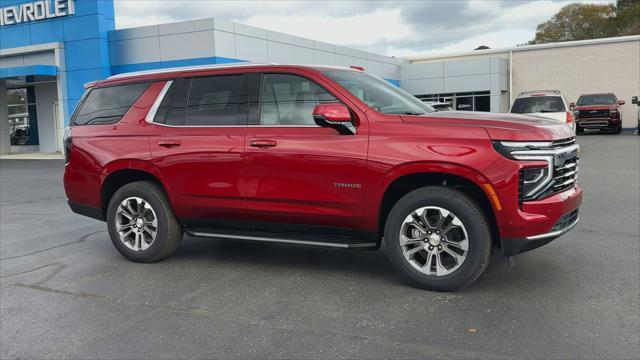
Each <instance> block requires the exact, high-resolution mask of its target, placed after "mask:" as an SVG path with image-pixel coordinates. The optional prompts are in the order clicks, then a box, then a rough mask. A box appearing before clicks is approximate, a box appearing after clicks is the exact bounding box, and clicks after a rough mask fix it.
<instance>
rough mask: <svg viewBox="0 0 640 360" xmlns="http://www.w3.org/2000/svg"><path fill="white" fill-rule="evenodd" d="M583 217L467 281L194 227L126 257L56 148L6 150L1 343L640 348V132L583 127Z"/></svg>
mask: <svg viewBox="0 0 640 360" xmlns="http://www.w3.org/2000/svg"><path fill="white" fill-rule="evenodd" d="M579 143H580V144H581V146H582V155H581V163H580V166H581V175H580V182H581V184H582V186H583V188H584V190H585V198H584V204H583V207H582V209H581V215H580V216H581V222H580V224H579V225H578V227H577V228H576V229H575V230H574V231H572V232H570V233H569V234H567V235H565V236H563V237H561V238H560V239H557V240H556V241H554V242H553V243H551V244H549V245H547V246H545V247H543V248H540V249H537V250H535V251H532V252H529V253H526V254H523V255H520V256H517V257H515V263H514V266H513V267H510V266H509V262H508V261H506V260H505V259H502V258H499V257H495V258H494V259H493V261H492V263H491V265H490V267H489V269H488V271H487V272H486V273H485V274H484V275H483V276H482V277H481V278H480V279H479V280H478V281H477V282H476V283H474V284H473V285H472V286H471V287H469V288H468V289H466V290H464V291H462V292H458V293H451V294H446V293H436V292H428V291H423V290H418V289H414V288H411V287H409V286H407V285H405V284H403V283H402V282H400V280H399V278H398V277H397V276H396V275H395V273H394V272H393V269H392V268H391V265H390V264H389V263H388V262H387V260H386V259H385V257H384V256H383V255H382V254H381V253H379V252H372V251H344V250H329V249H321V248H313V247H294V246H285V245H275V244H273V245H271V244H262V243H244V242H234V241H216V240H210V239H197V238H186V239H185V242H184V244H183V246H182V248H181V249H180V251H179V252H178V253H177V255H175V256H173V257H171V258H169V259H167V260H165V261H163V262H160V263H156V264H135V263H131V262H128V261H126V260H125V259H124V258H122V257H121V256H120V255H119V254H118V253H117V252H116V250H115V249H114V247H113V246H112V244H111V242H110V241H109V239H108V235H107V232H106V228H105V225H104V223H101V222H98V221H95V220H92V219H89V218H84V217H81V216H77V215H74V214H72V213H71V211H70V210H69V209H68V208H67V205H66V202H65V195H64V191H63V188H62V171H63V163H62V161H58V160H46V161H26V160H2V161H1V162H0V311H1V314H0V315H1V317H0V343H1V344H0V347H1V349H0V357H1V358H3V359H4V358H61V357H63V358H128V359H129V358H242V359H248V358H418V357H421V358H425V357H436V358H514V357H515V358H618V359H619V358H636V359H637V358H638V357H639V356H640V343H639V338H640V305H639V299H640V290H639V279H640V244H639V243H640V235H639V234H640V229H639V226H640V225H639V224H640V214H639V212H640V188H639V186H640V185H639V184H640V175H639V173H640V169H639V163H640V137H639V136H635V135H632V134H630V133H625V134H622V135H584V136H580V137H579Z"/></svg>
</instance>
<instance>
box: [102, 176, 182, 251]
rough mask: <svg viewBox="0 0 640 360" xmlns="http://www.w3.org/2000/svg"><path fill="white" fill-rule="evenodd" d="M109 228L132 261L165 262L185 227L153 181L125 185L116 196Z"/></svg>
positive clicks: (111, 210) (108, 213)
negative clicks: (162, 260) (163, 260)
mask: <svg viewBox="0 0 640 360" xmlns="http://www.w3.org/2000/svg"><path fill="white" fill-rule="evenodd" d="M107 227H108V230H109V236H110V237H111V241H112V242H113V244H114V245H115V247H116V249H118V251H119V252H120V253H121V254H122V255H123V256H124V257H126V258H127V259H129V260H131V261H136V262H154V261H158V260H161V259H164V258H166V257H167V256H169V255H171V254H172V253H173V252H175V250H176V249H177V248H178V246H179V245H180V243H181V242H182V228H181V227H180V224H178V221H177V220H176V218H175V216H174V215H173V211H172V209H171V206H170V205H169V202H168V200H167V198H166V195H165V194H164V191H162V189H160V187H159V186H158V185H156V184H155V183H153V182H151V181H137V182H132V183H129V184H126V185H124V186H123V187H121V188H120V189H118V190H117V191H116V192H115V194H113V196H112V197H111V200H110V201H109V207H108V209H107Z"/></svg>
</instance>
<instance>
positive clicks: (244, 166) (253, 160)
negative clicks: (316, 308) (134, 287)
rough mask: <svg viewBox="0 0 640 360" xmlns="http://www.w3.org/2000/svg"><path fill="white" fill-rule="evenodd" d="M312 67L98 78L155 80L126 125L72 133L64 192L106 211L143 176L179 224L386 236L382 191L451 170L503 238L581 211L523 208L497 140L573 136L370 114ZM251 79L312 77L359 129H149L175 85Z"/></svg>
mask: <svg viewBox="0 0 640 360" xmlns="http://www.w3.org/2000/svg"><path fill="white" fill-rule="evenodd" d="M320 70H321V69H319V68H313V67H304V66H277V65H264V66H259V65H255V66H243V67H237V68H224V69H208V70H198V71H189V72H188V73H185V72H184V71H175V72H165V73H160V74H148V75H137V76H132V77H123V78H117V79H109V80H104V81H98V82H96V83H93V84H92V85H91V86H95V87H98V88H99V87H104V86H108V85H115V84H126V83H131V82H141V81H147V82H153V83H152V85H151V86H149V87H148V88H147V89H146V91H145V92H144V93H143V95H142V96H141V97H140V98H139V99H138V100H137V101H136V102H135V104H134V105H133V107H132V108H131V109H130V110H129V112H128V113H127V114H126V115H125V116H124V118H122V119H121V120H120V121H119V122H117V123H116V124H112V125H91V126H73V127H72V139H73V140H72V146H71V151H70V154H69V161H68V163H67V165H66V167H65V174H64V185H65V191H66V194H67V197H68V199H69V201H70V203H75V204H81V205H83V206H85V207H89V208H95V209H99V211H102V213H103V214H104V211H105V206H106V203H105V202H106V200H108V199H104V198H103V195H104V194H103V189H104V184H105V181H106V179H107V178H108V177H109V175H110V174H113V173H114V172H116V171H119V170H129V169H134V170H140V171H143V172H146V173H148V174H150V176H152V177H154V178H155V179H157V181H159V182H160V183H161V184H162V186H163V187H164V190H165V191H166V193H167V196H168V198H169V201H170V203H171V206H172V207H173V210H174V212H175V214H176V216H177V218H179V219H202V220H207V219H227V220H240V219H245V220H246V219H247V218H248V219H250V220H252V221H260V222H275V223H288V224H304V225H315V226H330V227H341V228H349V229H355V230H358V231H365V232H370V233H379V230H380V224H381V217H382V216H384V214H383V213H382V211H381V204H382V203H383V199H384V195H385V193H386V192H387V190H388V189H389V187H390V186H391V185H392V184H393V183H394V182H395V181H397V180H398V179H401V178H402V177H403V176H408V175H412V174H425V173H426V174H434V173H436V174H446V175H450V176H455V177H458V178H462V179H466V181H468V182H471V183H473V184H476V185H477V186H478V188H479V189H482V191H483V195H484V196H486V198H487V199H489V203H490V204H491V207H492V209H488V211H490V212H492V214H489V216H490V217H492V218H494V219H495V223H496V225H497V232H498V233H497V236H498V237H499V238H500V239H501V240H502V241H503V242H505V241H510V239H523V238H526V237H529V236H535V235H539V234H543V233H548V232H550V231H551V228H552V227H553V225H554V224H555V223H556V222H557V221H558V220H559V219H560V217H561V216H563V215H565V214H567V213H569V212H571V211H573V210H576V209H578V207H579V206H580V203H581V200H582V190H581V189H580V187H579V186H578V185H575V186H573V187H572V188H570V189H568V190H565V191H563V192H560V193H557V194H554V195H552V196H549V197H546V198H544V199H542V200H536V201H529V202H527V201H525V202H524V203H523V204H522V205H519V203H518V176H519V175H518V174H519V171H520V169H522V168H524V167H528V166H533V165H536V164H537V163H539V161H515V160H511V159H508V158H506V157H504V156H502V155H501V154H499V153H498V152H496V150H494V147H493V146H492V141H496V140H500V141H553V140H558V139H565V138H570V137H572V136H573V134H572V131H571V130H570V129H569V128H568V127H566V126H564V125H557V124H555V123H553V122H551V121H546V120H543V119H540V118H534V117H527V116H519V115H513V114H486V113H476V112H473V113H472V112H468V113H466V112H463V113H457V112H448V113H447V112H444V113H443V112H438V113H432V114H428V115H423V116H412V115H388V114H383V113H380V112H377V111H375V110H373V109H371V108H370V107H369V106H367V105H366V104H365V103H364V102H362V101H361V100H360V99H358V98H357V97H355V96H353V95H352V94H351V93H350V92H349V91H347V90H346V89H345V88H343V87H342V86H340V85H339V84H338V83H336V82H334V81H332V80H331V79H330V78H328V77H327V76H326V75H324V74H323V73H322V72H321V71H320ZM248 72H256V73H260V72H278V73H289V74H297V75H300V76H303V77H306V78H308V79H310V80H312V81H314V82H316V83H317V84H319V85H320V86H322V87H324V88H325V89H327V90H328V91H329V92H331V93H332V95H334V96H335V97H336V98H337V99H338V100H340V101H341V102H342V103H343V104H345V105H346V106H347V107H348V108H349V110H350V111H351V112H352V114H353V116H354V122H355V126H356V128H357V133H356V134H355V135H350V136H343V135H340V134H339V133H338V132H336V131H335V129H332V128H329V127H261V126H233V127H232V126H230V127H225V126H220V127H169V126H160V125H157V124H154V123H150V122H147V121H145V116H146V115H147V113H148V112H149V110H150V108H151V106H152V104H153V103H154V101H155V99H156V98H157V97H158V95H159V94H160V92H161V90H162V88H163V87H164V85H165V83H166V81H167V79H173V78H175V77H178V76H184V75H185V74H188V75H189V76H201V75H208V76H210V75H216V74H233V73H248Z"/></svg>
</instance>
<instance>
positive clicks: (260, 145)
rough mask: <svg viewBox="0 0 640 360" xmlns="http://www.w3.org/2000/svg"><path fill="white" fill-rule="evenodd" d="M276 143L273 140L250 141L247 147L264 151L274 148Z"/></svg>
mask: <svg viewBox="0 0 640 360" xmlns="http://www.w3.org/2000/svg"><path fill="white" fill-rule="evenodd" d="M277 144H278V143H277V142H276V141H275V140H251V141H250V142H249V145H250V146H252V147H257V148H260V149H266V148H270V147H274V146H276V145H277Z"/></svg>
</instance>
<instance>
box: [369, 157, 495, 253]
mask: <svg viewBox="0 0 640 360" xmlns="http://www.w3.org/2000/svg"><path fill="white" fill-rule="evenodd" d="M429 185H441V186H446V187H451V188H454V189H457V190H460V191H462V192H463V193H465V194H466V195H468V196H469V197H471V198H472V199H473V200H474V201H475V202H476V203H477V204H478V205H479V206H480V207H481V209H482V211H483V213H484V214H486V215H487V221H488V222H489V225H490V227H491V235H492V238H493V240H494V242H496V243H499V232H498V225H497V218H496V211H501V209H497V208H496V205H495V204H494V202H492V200H491V199H492V194H491V193H489V191H494V190H493V184H491V182H490V181H489V180H488V179H487V178H486V177H485V176H483V175H482V174H481V173H479V172H478V171H476V170H473V169H470V168H467V167H463V166H459V165H455V164H413V165H411V166H408V167H407V168H405V169H402V170H400V171H396V176H394V177H392V178H388V179H386V181H385V182H384V186H383V187H382V188H383V189H384V191H382V193H381V195H380V197H379V199H380V201H379V207H378V213H377V224H376V226H377V231H378V235H379V238H381V237H382V234H384V225H385V222H386V219H387V216H388V215H389V212H390V211H391V208H392V207H393V205H394V204H395V203H396V202H397V201H398V200H400V198H402V196H404V195H405V194H408V193H409V192H411V191H413V190H416V189H418V188H421V187H424V186H429ZM487 185H488V187H489V188H490V189H491V190H488V189H487ZM493 195H494V196H497V195H495V193H493ZM495 201H499V199H497V198H496V200H495ZM498 206H499V205H498Z"/></svg>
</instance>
